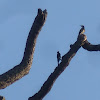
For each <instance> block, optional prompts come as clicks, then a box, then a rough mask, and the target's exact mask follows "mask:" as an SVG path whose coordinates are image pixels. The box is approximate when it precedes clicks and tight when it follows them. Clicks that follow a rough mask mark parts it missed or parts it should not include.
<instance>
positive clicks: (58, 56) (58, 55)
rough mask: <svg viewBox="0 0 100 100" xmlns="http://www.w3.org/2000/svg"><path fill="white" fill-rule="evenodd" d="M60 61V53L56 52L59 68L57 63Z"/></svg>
mask: <svg viewBox="0 0 100 100" xmlns="http://www.w3.org/2000/svg"><path fill="white" fill-rule="evenodd" d="M60 60H61V54H60V52H59V51H58V52H57V62H58V66H59V61H60Z"/></svg>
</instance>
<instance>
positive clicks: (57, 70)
mask: <svg viewBox="0 0 100 100" xmlns="http://www.w3.org/2000/svg"><path fill="white" fill-rule="evenodd" d="M85 40H86V36H85V35H84V34H81V35H79V36H78V39H77V41H76V42H75V43H74V44H73V45H71V48H70V50H69V51H68V52H67V53H66V54H65V55H64V56H63V57H62V62H61V63H60V64H59V66H57V67H56V68H55V70H54V72H53V73H51V75H50V76H49V77H48V79H47V80H46V81H45V82H44V84H43V86H42V87H41V89H40V90H39V91H38V92H37V93H36V94H35V95H33V96H32V97H30V98H29V99H28V100H42V99H43V97H44V96H45V95H46V94H47V93H48V92H49V91H50V90H51V88H52V86H53V84H54V82H55V81H56V79H57V78H58V76H59V75H60V74H61V73H62V72H63V71H64V70H65V68H66V67H67V66H68V65H69V63H70V61H71V59H72V58H73V57H74V56H75V54H76V53H77V51H78V50H79V48H80V47H81V46H82V45H84V42H85Z"/></svg>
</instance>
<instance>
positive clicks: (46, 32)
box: [0, 0, 100, 100]
mask: <svg viewBox="0 0 100 100" xmlns="http://www.w3.org/2000/svg"><path fill="white" fill-rule="evenodd" d="M38 8H41V9H42V10H44V9H47V11H48V16H47V20H46V23H45V25H44V27H43V28H42V30H41V32H40V35H39V37H38V39H37V44H36V49H35V53H34V59H33V65H32V68H31V70H30V73H29V74H28V75H27V76H25V77H23V78H22V79H20V80H19V81H17V82H15V83H14V84H12V85H10V86H8V87H7V88H6V89H4V90H0V95H3V96H5V98H6V99H7V100H27V99H28V97H30V96H32V95H33V94H35V93H36V92H37V91H38V90H39V89H40V87H41V86H42V85H43V83H44V81H45V80H46V79H47V78H48V76H49V75H50V73H51V72H53V70H54V69H55V67H56V66H57V59H56V52H57V51H58V50H59V51H60V53H61V55H64V54H65V53H66V52H68V50H69V47H70V44H73V43H74V42H75V41H76V39H77V35H78V32H79V30H80V25H84V26H85V29H86V32H85V34H86V35H87V39H88V41H89V42H91V43H93V44H99V43H100V39H99V37H100V13H99V10H100V1H99V0H84V1H83V0H59V1H58V0H9V1H8V0H0V74H2V73H4V72H6V71H8V70H9V69H11V68H13V67H14V66H15V65H17V64H19V63H20V61H21V59H22V56H23V52H24V48H25V43H26V39H27V36H28V33H29V30H30V28H31V25H32V23H33V21H34V18H35V16H36V15H37V10H38ZM99 58H100V52H88V51H86V50H84V49H82V48H81V49H80V50H79V51H78V53H77V54H76V55H75V57H74V58H73V59H72V60H71V62H70V64H69V66H68V67H67V68H66V70H65V71H64V72H63V73H62V74H61V75H60V77H59V78H58V79H57V80H56V82H55V84H54V86H53V88H52V90H51V91H50V92H49V94H48V95H46V97H45V98H44V99H43V100H100V67H99V65H100V61H99Z"/></svg>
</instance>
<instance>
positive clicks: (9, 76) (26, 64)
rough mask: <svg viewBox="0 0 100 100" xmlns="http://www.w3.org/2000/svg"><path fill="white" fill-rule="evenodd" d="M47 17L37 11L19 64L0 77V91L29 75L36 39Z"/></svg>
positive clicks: (40, 11)
mask: <svg viewBox="0 0 100 100" xmlns="http://www.w3.org/2000/svg"><path fill="white" fill-rule="evenodd" d="M46 17H47V11H46V10H44V11H42V10H41V9H38V14H37V16H36V18H35V20H34V23H33V25H32V27H31V30H30V32H29V36H28V38H27V42H26V48H25V52H24V56H23V59H22V61H21V63H20V64H19V65H17V66H15V67H14V68H12V69H10V70H9V71H7V72H5V73H4V74H2V75H0V89H4V88H6V87H7V86H9V85H11V84H12V83H14V82H15V81H17V80H19V79H20V78H22V77H23V76H25V75H26V74H28V73H29V70H30V68H31V65H32V60H33V53H34V50H35V44H36V39H37V37H38V34H39V32H40V30H41V28H42V27H43V25H44V23H45V20H46Z"/></svg>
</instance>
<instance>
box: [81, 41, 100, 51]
mask: <svg viewBox="0 0 100 100" xmlns="http://www.w3.org/2000/svg"><path fill="white" fill-rule="evenodd" d="M82 47H83V48H84V49H86V50H88V51H100V44H98V45H93V44H91V43H89V42H88V41H87V40H86V41H85V43H84V45H83V46H82Z"/></svg>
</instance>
